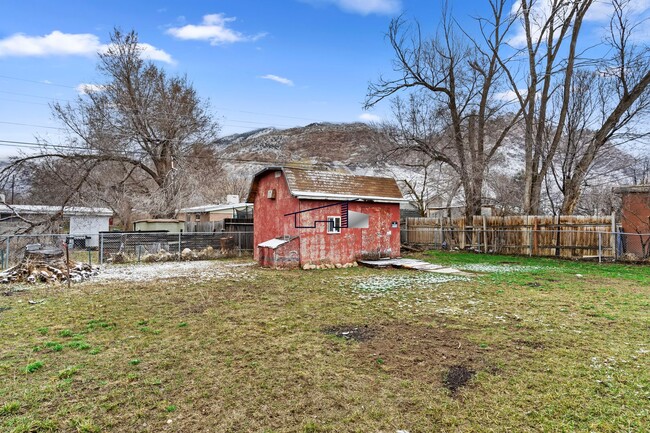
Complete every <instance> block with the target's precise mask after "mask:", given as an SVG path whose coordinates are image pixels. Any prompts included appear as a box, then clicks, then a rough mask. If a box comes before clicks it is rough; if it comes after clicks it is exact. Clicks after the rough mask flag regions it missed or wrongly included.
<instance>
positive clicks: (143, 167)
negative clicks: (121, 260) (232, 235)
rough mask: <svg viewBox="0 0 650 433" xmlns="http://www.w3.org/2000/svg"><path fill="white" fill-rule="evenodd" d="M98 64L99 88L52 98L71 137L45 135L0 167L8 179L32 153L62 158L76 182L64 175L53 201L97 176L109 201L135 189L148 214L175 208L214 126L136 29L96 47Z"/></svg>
mask: <svg viewBox="0 0 650 433" xmlns="http://www.w3.org/2000/svg"><path fill="white" fill-rule="evenodd" d="M98 70H99V72H100V73H101V74H102V75H103V76H104V77H105V78H106V80H107V81H106V82H105V84H102V85H101V86H98V88H97V89H96V91H92V92H88V93H87V94H85V95H81V96H79V98H78V99H77V101H76V102H75V103H74V104H70V103H67V104H61V103H55V104H53V105H52V111H53V114H54V117H55V118H56V119H57V120H59V121H60V122H62V123H63V124H64V125H65V127H66V129H67V131H68V140H67V141H66V142H65V143H63V144H62V143H51V142H47V141H45V142H43V149H42V151H41V153H39V154H37V155H29V156H23V157H20V158H17V159H16V160H14V161H13V162H12V164H11V165H9V166H8V167H6V168H5V169H3V170H2V172H0V174H1V175H2V177H3V178H4V179H7V178H8V177H9V176H11V175H12V174H14V173H15V172H16V171H19V170H21V169H24V168H25V167H27V166H28V165H29V164H31V163H33V162H35V161H38V162H40V163H41V164H44V166H49V167H56V166H57V165H60V164H64V165H66V166H70V167H72V169H70V170H68V171H67V173H69V174H71V175H72V178H73V179H74V182H71V181H70V179H69V178H66V179H65V182H64V184H66V185H68V188H67V189H66V191H67V193H66V194H65V195H64V196H63V197H62V200H61V201H62V203H58V204H61V205H63V204H65V203H67V202H68V201H70V200H71V199H73V198H75V197H76V198H77V199H81V200H82V201H83V198H84V197H83V191H84V190H83V188H84V187H85V186H88V185H92V184H94V185H95V186H96V188H95V190H97V187H98V186H99V187H100V188H101V187H102V186H103V188H104V189H106V190H108V193H107V194H104V195H103V197H102V200H104V201H106V202H111V207H113V208H114V209H115V207H118V206H121V205H123V204H124V202H123V201H122V203H120V200H111V197H112V196H113V198H115V197H114V193H116V194H117V195H118V196H120V197H124V196H125V194H126V195H130V196H131V201H130V204H133V203H134V202H135V201H134V200H133V198H134V197H135V196H139V198H138V199H137V203H139V204H140V205H142V206H144V207H145V208H146V210H147V211H148V212H149V213H151V214H152V215H153V216H158V217H168V216H172V215H173V214H174V213H175V210H176V209H177V208H178V207H179V204H180V203H179V202H180V201H181V199H182V196H183V194H181V193H182V191H183V189H184V187H185V186H186V185H187V183H188V182H187V179H188V177H187V174H188V173H189V171H191V169H192V167H195V166H196V165H197V162H200V161H201V158H202V157H203V156H201V155H202V152H203V153H205V152H204V150H205V149H208V151H209V148H210V143H212V142H213V141H214V138H215V137H216V133H217V130H218V126H217V125H216V123H215V122H214V121H213V119H212V117H211V116H210V114H209V112H208V107H207V105H206V104H205V103H204V102H203V101H201V99H200V98H199V96H198V95H197V93H196V91H195V90H194V88H193V87H192V86H191V84H190V83H189V82H188V80H187V78H185V77H170V76H168V75H167V74H166V73H165V72H164V71H163V70H162V69H160V68H159V67H157V66H156V65H154V64H153V63H150V62H146V61H145V60H143V58H142V48H141V45H140V44H139V43H138V37H137V34H136V33H135V32H130V33H127V34H124V33H122V32H120V31H119V30H115V31H114V32H113V33H112V34H111V43H110V45H109V46H108V49H107V50H106V52H104V53H100V54H99V64H98ZM61 161H62V162H61ZM214 161H215V160H214V159H213V162H214ZM50 172H51V173H52V172H56V170H54V171H50ZM128 202H129V200H127V203H128ZM115 210H117V209H115Z"/></svg>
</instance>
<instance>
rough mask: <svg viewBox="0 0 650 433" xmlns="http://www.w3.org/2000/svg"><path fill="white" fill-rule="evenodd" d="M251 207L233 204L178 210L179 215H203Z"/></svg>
mask: <svg viewBox="0 0 650 433" xmlns="http://www.w3.org/2000/svg"><path fill="white" fill-rule="evenodd" d="M247 207H253V203H234V204H206V205H203V206H194V207H185V208H183V209H180V210H179V211H178V212H179V213H203V212H218V211H221V210H231V209H241V208H247Z"/></svg>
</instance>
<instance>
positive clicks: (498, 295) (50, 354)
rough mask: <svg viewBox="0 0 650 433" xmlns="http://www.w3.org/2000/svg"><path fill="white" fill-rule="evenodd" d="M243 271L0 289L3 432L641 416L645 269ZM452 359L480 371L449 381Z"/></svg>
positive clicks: (585, 425)
mask: <svg viewBox="0 0 650 433" xmlns="http://www.w3.org/2000/svg"><path fill="white" fill-rule="evenodd" d="M477 259H478V260H480V258H479V257H478V256H477ZM217 265H219V264H217ZM143 266H144V265H143ZM246 272H248V273H250V274H253V277H254V278H251V279H246V280H242V279H238V278H236V277H233V278H227V279H221V280H212V281H192V280H190V279H177V280H166V281H158V282H151V283H119V284H118V283H111V284H92V283H91V284H83V285H77V286H73V289H72V290H70V291H68V290H65V289H64V288H59V287H42V288H36V289H33V290H31V291H28V292H20V293H14V294H13V295H12V296H6V297H2V298H1V299H0V339H1V340H2V342H3V345H2V348H0V380H1V381H2V382H1V383H2V386H1V387H0V430H2V431H8V432H32V431H64V432H95V431H124V432H159V431H170V432H208V431H211V432H214V431H219V432H248V431H251V432H295V431H304V432H321V431H328V432H348V431H349V432H355V431H358V432H367V431H373V432H395V431H397V430H400V429H401V430H407V431H409V432H411V433H415V432H428V431H561V430H564V431H574V430H585V431H586V430H594V431H627V430H630V431H644V429H647V424H646V423H645V422H646V421H647V419H648V416H649V413H648V404H647V403H648V401H649V400H648V399H649V397H650V387H649V385H648V383H650V377H649V374H648V370H649V369H648V355H645V354H644V353H643V350H647V349H650V347H648V341H647V332H648V329H649V328H648V326H649V325H650V324H649V322H648V316H647V307H648V296H650V288H649V287H648V285H647V284H645V283H639V282H636V281H635V280H634V279H632V280H630V279H625V278H611V277H610V276H607V275H590V276H589V278H588V279H584V278H583V279H576V277H575V273H576V270H575V269H571V270H569V271H568V272H564V271H562V270H558V269H555V268H553V267H548V268H545V269H542V270H537V271H535V272H530V273H529V275H528V276H526V277H522V276H519V277H514V276H513V277H512V278H511V279H508V278H506V277H503V276H499V277H491V276H485V277H482V278H477V279H473V280H471V281H469V282H463V281H461V282H451V283H446V284H444V285H440V286H417V287H412V288H410V289H397V290H393V291H389V292H386V293H382V294H381V296H378V297H374V298H372V299H363V298H360V297H359V295H358V289H357V288H356V284H357V282H358V281H360V280H367V279H369V278H374V277H376V276H382V277H392V276H395V275H397V276H405V275H406V276H408V275H412V274H409V273H408V272H409V271H392V270H368V269H341V270H324V271H312V272H305V271H288V272H277V271H272V270H264V269H257V268H247V271H246ZM535 281H537V282H539V284H540V285H539V286H535V285H529V283H531V282H535ZM29 299H36V300H40V299H43V300H44V302H43V303H40V304H34V305H32V304H29V303H28V302H27V301H28V300H29ZM366 326H367V327H368V329H369V330H371V331H368V333H367V337H368V338H365V339H362V341H356V340H355V339H346V338H343V337H341V336H337V333H339V332H340V331H343V332H345V328H346V327H350V328H354V327H366ZM335 328H336V329H337V331H336V332H331V330H332V329H335ZM328 329H329V330H330V332H327V330H328ZM48 343H58V344H61V345H62V350H56V346H54V345H53V344H49V347H48ZM85 346H89V347H86V348H84V347H85ZM35 349H36V350H35ZM594 359H595V360H594ZM36 361H40V362H42V363H43V366H42V367H41V368H40V369H38V370H36V371H34V372H32V373H26V372H25V368H26V366H27V365H28V364H30V363H33V362H36ZM457 366H462V367H464V368H466V369H467V370H468V371H472V372H475V375H473V376H472V377H471V379H470V380H469V382H468V383H467V385H466V386H464V387H461V388H458V389H457V390H456V391H455V392H452V391H450V390H449V389H447V387H445V384H446V380H448V379H449V371H450V369H452V368H454V367H457ZM609 367H612V368H609ZM452 372H453V371H452Z"/></svg>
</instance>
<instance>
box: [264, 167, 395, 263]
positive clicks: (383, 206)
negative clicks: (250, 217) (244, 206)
mask: <svg viewBox="0 0 650 433" xmlns="http://www.w3.org/2000/svg"><path fill="white" fill-rule="evenodd" d="M275 173H276V172H269V173H266V174H263V175H262V177H261V178H260V179H259V187H258V193H257V195H256V197H255V207H254V212H255V227H254V241H255V245H258V244H260V243H261V242H264V241H267V240H269V239H273V238H276V237H279V236H287V235H288V236H299V242H300V265H301V266H302V265H304V264H307V263H309V264H328V263H329V264H337V263H341V264H345V263H350V262H353V261H355V260H357V259H358V258H361V257H398V256H399V255H400V236H399V204H397V203H373V202H350V205H349V210H351V211H355V212H361V213H365V214H368V215H369V221H368V222H369V227H368V228H364V229H361V228H348V229H346V228H343V229H341V233H338V234H329V233H327V225H326V224H325V223H316V228H303V229H298V228H296V227H295V224H294V217H293V216H287V217H285V216H284V215H285V214H287V213H291V212H295V211H298V210H304V209H311V208H316V207H319V206H325V205H330V204H332V203H334V202H332V201H328V200H298V199H297V198H295V197H293V196H291V193H290V192H289V188H288V186H287V183H286V181H285V179H284V175H283V174H282V172H278V173H280V175H279V177H276V174H275ZM272 189H275V195H276V198H275V199H269V198H267V194H268V191H269V190H272ZM340 215H341V207H340V206H333V207H328V208H324V209H319V210H316V211H312V212H305V213H302V214H300V215H299V216H298V225H301V226H311V225H313V224H314V222H315V221H325V220H327V217H328V216H340ZM393 223H395V227H393ZM259 254H260V253H259V251H257V249H256V250H255V259H256V260H259V258H260V257H259Z"/></svg>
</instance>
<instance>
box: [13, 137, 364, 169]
mask: <svg viewBox="0 0 650 433" xmlns="http://www.w3.org/2000/svg"><path fill="white" fill-rule="evenodd" d="M0 147H14V148H24V149H33V150H37V149H42V150H47V149H52V150H54V151H56V150H76V151H79V152H86V155H88V152H89V151H92V150H100V149H89V148H87V147H80V146H70V145H48V144H43V143H36V142H29V141H15V140H2V139H0ZM111 152H115V155H114V156H123V155H120V153H122V154H124V155H125V156H127V155H134V154H135V155H140V156H145V157H151V155H150V154H148V153H147V152H144V151H142V150H137V149H135V150H112V151H111ZM108 155H109V156H110V154H108ZM98 156H99V155H98ZM183 158H188V159H209V158H208V157H205V156H201V155H185V156H183ZM214 159H216V160H218V161H226V162H244V163H251V164H261V165H262V164H282V163H287V162H291V163H292V164H302V165H313V164H311V163H301V162H292V161H287V160H286V159H283V160H278V159H259V158H258V159H255V158H243V157H240V158H236V157H225V156H215V157H214ZM356 165H361V166H364V165H366V166H372V165H371V164H356Z"/></svg>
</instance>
